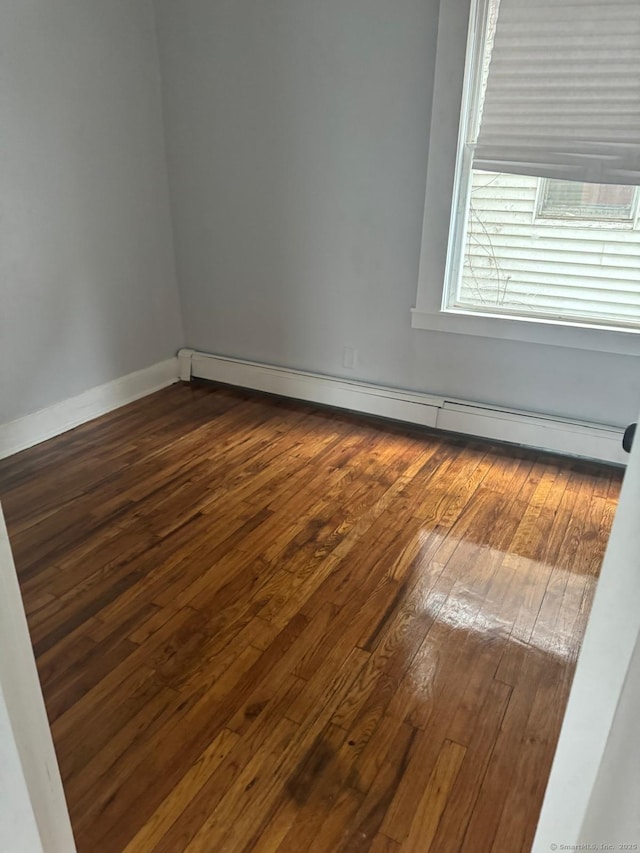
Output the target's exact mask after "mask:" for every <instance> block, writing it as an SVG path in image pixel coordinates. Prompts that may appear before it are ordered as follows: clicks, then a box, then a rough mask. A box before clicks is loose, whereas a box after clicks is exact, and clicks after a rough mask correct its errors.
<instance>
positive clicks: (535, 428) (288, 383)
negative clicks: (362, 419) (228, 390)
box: [178, 349, 626, 465]
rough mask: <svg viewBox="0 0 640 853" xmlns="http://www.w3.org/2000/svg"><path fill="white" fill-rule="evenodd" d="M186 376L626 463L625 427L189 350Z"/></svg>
mask: <svg viewBox="0 0 640 853" xmlns="http://www.w3.org/2000/svg"><path fill="white" fill-rule="evenodd" d="M178 363H179V369H180V378H181V379H182V380H184V381H187V382H188V381H189V380H190V379H192V378H193V379H208V380H211V381H214V382H220V383H223V384H226V385H235V386H237V387H240V388H247V389H251V390H254V391H263V392H266V393H269V394H278V395H280V396H283V397H291V398H293V399H297V400H305V401H307V402H311V403H318V404H321V405H327V406H334V407H336V408H339V409H348V410H350V411H355V412H361V413H363V414H368V415H376V416H379V417H383V418H389V419H392V420H397V421H404V422H406V423H411V424H417V425H420V426H427V427H433V428H435V429H442V430H446V431H448V432H457V433H463V434H465V435H471V436H476V437H479V438H487V439H492V440H494V441H504V442H508V443H510V444H519V445H524V446H526V447H531V448H536V449H540V450H547V451H551V452H554V453H562V454H567V455H569V456H575V457H582V458H586V459H594V460H597V461H600V462H608V463H613V464H616V465H625V464H626V454H625V453H624V451H623V449H622V436H623V433H624V430H623V429H621V428H618V427H614V426H606V425H602V424H592V423H587V422H584V421H573V420H566V419H563V418H559V417H555V416H553V415H544V414H532V413H530V412H522V411H517V410H512V409H500V408H497V407H494V406H490V405H485V404H479V403H471V402H467V401H464V400H455V399H449V398H446V397H438V396H434V395H431V394H420V393H416V392H413V391H403V390H400V389H397V388H389V387H385V386H381V385H373V384H369V383H366V382H354V381H351V380H347V379H339V378H336V377H331V376H325V375H322V374H316V373H308V372H305V371H301V370H292V369H288V368H284V367H276V366H274V365H268V364H259V363H257V362H252V361H243V360H241V359H236V358H229V357H227V356H219V355H211V354H208V353H203V352H197V351H195V350H189V349H183V350H181V351H180V352H179V353H178Z"/></svg>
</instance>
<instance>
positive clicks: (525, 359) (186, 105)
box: [156, 0, 640, 425]
mask: <svg viewBox="0 0 640 853" xmlns="http://www.w3.org/2000/svg"><path fill="white" fill-rule="evenodd" d="M156 9H157V13H158V30H159V36H160V49H161V60H162V71H163V79H164V84H165V119H166V129H167V145H168V156H169V172H170V184H171V193H172V204H173V217H174V224H175V237H176V248H177V258H178V271H179V280H180V286H181V292H182V305H183V313H184V318H185V326H186V341H187V344H188V345H189V346H191V347H194V348H197V349H201V350H205V351H209V352H215V353H220V354H224V355H231V356H239V357H244V358H248V359H254V360H258V361H264V362H270V363H275V364H280V365H287V366H291V367H295V368H301V369H307V370H312V371H318V372H321V373H327V374H332V375H338V376H347V377H349V378H361V379H365V380H368V381H372V382H379V383H384V384H389V385H395V386H398V387H402V388H412V389H418V390H425V391H432V392H435V393H442V394H447V395H451V396H457V397H462V398H466V399H471V400H478V401H486V402H493V403H498V404H502V405H508V406H513V407H517V408H522V409H528V410H532V411H541V412H549V413H555V414H560V415H566V416H570V417H577V418H584V419H587V420H595V421H601V422H605V423H611V424H619V425H622V424H625V423H626V422H628V421H630V420H632V419H635V416H636V414H637V409H638V403H639V402H640V371H639V370H638V361H637V359H634V358H632V357H628V356H619V355H610V354H600V353H592V352H586V351H582V350H575V349H574V350H571V349H564V348H553V347H545V346H540V345H533V344H523V343H517V342H510V341H497V340H492V339H488V338H480V337H470V336H461V335H446V334H442V333H437V332H428V331H423V330H412V329H411V327H410V309H411V307H412V306H413V305H414V304H415V297H416V283H417V276H418V261H419V256H420V241H421V227H422V216H423V204H424V187H425V174H426V166H427V157H428V154H429V129H430V128H429V124H430V104H431V89H432V84H433V71H434V59H435V43H436V31H437V13H438V3H437V0H394V2H390V0H322V1H321V2H318V0H270V2H267V3H265V2H257V0H233V2H232V0H216V2H214V0H181V2H179V3H177V2H175V0H156ZM456 96H458V97H459V93H456V92H455V91H454V90H453V89H452V97H453V98H455V97H456ZM443 215H445V216H446V212H444V213H443ZM444 248H445V247H443V251H444ZM344 346H350V347H355V348H357V350H358V353H359V361H358V365H357V367H356V369H355V370H352V371H351V370H346V369H345V368H344V367H343V366H342V355H343V347H344Z"/></svg>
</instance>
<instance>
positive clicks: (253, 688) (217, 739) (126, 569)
mask: <svg viewBox="0 0 640 853" xmlns="http://www.w3.org/2000/svg"><path fill="white" fill-rule="evenodd" d="M620 482H621V472H620V471H619V470H618V469H616V468H612V467H607V466H603V465H597V464H596V463H589V462H584V461H578V460H571V459H563V458H560V457H557V456H552V455H546V454H543V453H541V452H538V451H529V450H526V449H523V448H514V447H507V446H498V445H492V444H490V443H487V442H482V441H476V440H471V439H466V438H463V437H459V436H458V437H452V436H447V435H443V434H438V433H435V432H433V431H429V430H424V429H420V428H415V427H409V426H407V425H403V424H393V423H384V422H382V421H376V420H374V419H369V418H365V417H360V416H358V415H355V414H349V413H345V412H342V413H337V412H334V411H331V410H328V409H323V408H318V407H316V406H313V405H311V404H306V403H298V402H294V401H289V400H279V399H277V398H274V397H267V396H261V395H258V394H254V393H252V392H245V391H240V390H237V389H236V390H234V389H230V388H226V387H216V386H213V385H210V384H205V383H194V384H192V385H185V384H178V385H175V386H172V387H170V388H166V389H164V390H162V391H160V392H157V393H156V394H152V395H150V396H149V397H147V398H144V399H142V400H138V401H136V402H134V403H132V404H131V405H129V406H125V407H123V408H122V409H119V410H116V411H114V412H111V413H109V414H107V415H105V416H104V417H102V418H98V419H96V420H95V421H92V422H90V423H87V424H84V425H82V426H80V427H77V428H76V429H74V430H72V431H70V432H69V433H66V434H64V435H61V436H59V437H57V438H54V439H51V440H50V441H47V442H44V443H43V444H41V445H39V446H37V447H34V448H31V449H30V450H26V451H23V452H22V453H19V454H16V456H15V457H12V458H9V459H4V460H0V499H2V501H3V506H4V509H5V512H6V516H7V524H8V529H9V533H10V536H11V539H12V544H13V547H14V551H15V557H16V565H17V570H18V574H19V579H20V583H21V588H22V592H23V597H24V601H25V609H26V612H27V617H28V622H29V627H30V631H31V636H32V641H33V644H34V650H35V653H36V656H37V663H38V668H39V672H40V677H41V682H42V686H43V692H44V695H45V700H46V704H47V709H48V712H49V715H50V719H51V722H52V732H53V736H54V741H55V744H56V749H57V752H58V757H59V763H60V767H61V772H62V776H63V781H64V785H65V791H66V795H67V800H68V803H69V808H70V813H71V817H72V823H73V827H74V832H75V835H76V840H77V846H78V850H79V853H94V851H96V850H100V853H122V851H126V853H183V851H190V853H195V852H196V851H201V852H202V853H211V851H213V850H221V851H225V853H229V851H246V853H249V851H252V853H253V851H264V853H273V851H276V850H278V851H281V853H289V851H298V850H305V849H308V850H309V851H311V853H335V852H336V851H345V853H359V851H362V853H365V851H373V853H398V851H401V850H402V851H405V850H406V851H420V853H422V851H425V853H426V851H428V850H431V851H432V853H435V851H437V853H456V851H458V850H462V851H472V852H473V853H484V851H486V852H487V853H490V851H494V853H503V851H507V850H508V851H512V850H513V851H516V850H526V849H528V846H530V843H531V839H532V836H533V832H534V830H535V824H536V820H537V817H538V813H539V809H540V806H541V802H542V796H543V793H544V786H545V782H546V778H547V775H548V772H549V768H550V763H551V760H552V757H553V750H554V747H555V743H556V740H557V737H558V734H559V729H560V724H561V719H562V713H563V709H564V707H565V704H566V701H567V697H568V692H569V688H570V684H571V679H572V676H573V671H574V668H575V662H576V658H577V654H578V651H579V648H580V643H581V639H582V634H583V632H584V628H585V624H586V619H587V617H588V613H589V608H590V604H591V600H592V598H593V594H594V590H595V586H596V583H597V576H598V572H599V568H600V564H601V562H602V557H603V553H604V549H605V546H606V542H607V538H608V535H609V531H610V529H611V524H612V522H613V516H614V513H615V508H616V504H617V499H618V495H619V490H620Z"/></svg>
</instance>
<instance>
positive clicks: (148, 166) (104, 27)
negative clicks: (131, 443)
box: [0, 0, 183, 423]
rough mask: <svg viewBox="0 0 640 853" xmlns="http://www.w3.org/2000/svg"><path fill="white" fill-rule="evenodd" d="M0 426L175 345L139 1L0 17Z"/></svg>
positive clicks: (6, 8)
mask: <svg viewBox="0 0 640 853" xmlns="http://www.w3.org/2000/svg"><path fill="white" fill-rule="evenodd" d="M0 128H1V131H0V137H1V143H0V423H4V422H6V421H9V420H11V419H13V418H17V417H19V416H21V415H24V414H26V413H28V412H32V411H34V410H37V409H40V408H42V407H44V406H47V405H49V404H51V403H54V402H57V401H59V400H63V399H66V398H67V397H70V396H72V395H74V394H78V393H80V392H82V391H84V390H86V389H88V388H91V387H93V386H96V385H99V384H101V383H104V382H107V381H109V380H111V379H114V378H116V377H120V376H123V375H125V374H128V373H130V372H132V371H134V370H137V369H141V368H144V367H147V366H149V365H151V364H154V363H156V362H158V361H161V360H163V359H166V358H169V357H171V356H172V355H174V354H175V351H176V350H177V348H178V347H179V346H180V345H181V344H182V342H183V341H182V329H181V320H180V308H179V301H178V293H177V287H176V281H175V262H174V256H173V248H172V234H171V223H170V215H169V206H168V192H167V175H166V165H165V157H164V141H163V133H162V117H161V94H160V74H159V67H158V57H157V43H156V38H155V21H154V13H153V7H152V2H151V0H108V2H105V0H5V2H3V3H1V4H0Z"/></svg>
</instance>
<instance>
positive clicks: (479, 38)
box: [412, 0, 640, 353]
mask: <svg viewBox="0 0 640 853" xmlns="http://www.w3.org/2000/svg"><path fill="white" fill-rule="evenodd" d="M448 5H449V4H445V9H444V10H443V8H442V5H441V27H442V32H443V39H442V43H441V40H440V37H439V42H438V56H437V61H436V92H435V94H434V115H435V114H437V115H438V124H437V126H436V128H435V130H434V131H433V133H435V134H436V142H437V141H438V138H439V139H441V140H442V145H443V150H442V152H441V153H440V152H438V153H437V154H436V155H435V156H434V155H433V147H434V146H433V139H432V147H431V149H430V159H429V170H428V176H427V198H426V203H425V224H424V229H423V246H422V255H421V264H420V282H419V287H418V299H417V305H416V308H415V309H414V311H413V321H412V323H413V326H414V327H416V328H432V329H438V330H442V331H453V332H463V333H465V334H481V335H491V336H495V337H506V338H513V339H516V340H531V341H536V342H543V343H553V344H559V345H565V346H580V347H585V348H589V349H591V348H594V349H599V348H601V349H605V350H608V351H612V352H633V353H640V335H638V336H636V335H632V338H633V341H632V340H631V338H629V336H628V335H629V333H630V332H631V333H634V332H640V228H639V223H638V209H639V204H640V203H639V192H638V189H637V185H638V184H640V155H639V149H638V144H637V140H638V139H640V50H639V49H638V47H639V45H640V4H637V3H636V2H635V0H633V2H632V1H631V0H614V2H609V0H571V2H570V3H569V2H559V0H538V2H537V3H533V4H532V3H531V2H530V0H475V2H473V3H472V16H471V23H470V34H469V40H468V44H467V53H466V69H465V83H464V91H463V110H462V115H461V117H460V120H459V127H458V131H459V132H458V146H457V151H458V154H457V165H456V174H455V180H454V191H453V204H452V212H451V220H450V228H449V234H448V247H449V248H448V252H447V259H446V269H444V270H442V272H441V273H440V275H442V278H443V279H444V286H443V283H442V282H440V283H438V280H437V276H438V273H439V268H438V264H437V260H438V251H439V246H440V245H441V244H442V242H443V241H442V236H443V234H442V226H441V225H439V224H437V211H436V204H437V203H438V201H439V199H441V198H442V197H443V191H444V187H445V180H446V178H443V177H442V175H443V174H444V175H445V176H446V165H447V161H446V156H447V155H445V151H444V145H445V144H446V142H445V133H447V132H448V133H449V140H451V135H452V134H451V131H450V130H447V114H446V110H445V109H444V106H443V102H444V99H445V97H446V87H447V85H449V86H450V84H451V76H452V67H453V62H454V61H455V49H454V42H453V35H450V40H449V41H448V42H447V41H446V38H447V16H448V14H451V19H450V20H451V21H452V24H451V33H453V27H454V23H453V9H451V12H450V13H449V12H448V11H447V8H446V7H447V6H448ZM459 6H460V4H459V3H458V7H459ZM443 15H444V20H443ZM443 51H447V52H449V53H450V54H451V59H450V60H449V59H448V58H447V56H444V57H443V56H442V53H443ZM439 70H441V75H440V78H439V77H438V72H439ZM447 74H448V75H449V79H447ZM454 79H455V78H454ZM438 134H439V137H438ZM449 144H450V142H449ZM448 156H450V155H448ZM432 232H434V233H435V236H433V234H432ZM440 269H441V268H440ZM523 321H524V322H523ZM594 335H595V336H597V337H594ZM625 338H626V342H623V339H625Z"/></svg>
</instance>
